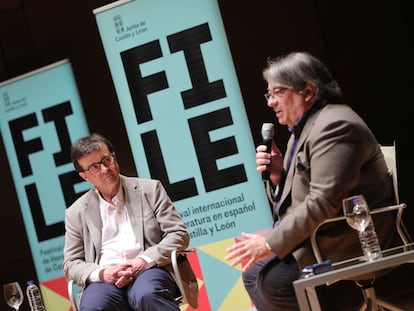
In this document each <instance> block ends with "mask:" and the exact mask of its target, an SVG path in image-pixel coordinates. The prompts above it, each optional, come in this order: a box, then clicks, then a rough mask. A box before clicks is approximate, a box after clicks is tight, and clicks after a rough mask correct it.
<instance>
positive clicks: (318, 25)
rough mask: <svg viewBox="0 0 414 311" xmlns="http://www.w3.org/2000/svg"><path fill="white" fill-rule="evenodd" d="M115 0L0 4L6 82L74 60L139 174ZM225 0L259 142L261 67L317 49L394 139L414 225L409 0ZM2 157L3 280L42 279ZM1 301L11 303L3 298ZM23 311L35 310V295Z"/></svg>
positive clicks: (362, 110)
mask: <svg viewBox="0 0 414 311" xmlns="http://www.w3.org/2000/svg"><path fill="white" fill-rule="evenodd" d="M111 2H112V1H103V0H102V1H99V0H89V1H84V0H71V1H52V0H38V1H30V0H2V1H0V82H1V81H5V80H8V79H11V78H13V77H16V76H18V75H21V74H24V73H26V72H28V71H32V70H35V69H37V68H39V67H42V66H45V65H48V64H51V63H54V62H56V61H59V60H62V59H66V58H68V59H70V61H71V64H72V66H73V71H74V74H75V78H76V81H77V83H78V88H79V92H80V96H81V101H82V103H83V104H84V111H85V115H86V119H87V121H88V125H89V128H90V130H91V131H97V132H101V133H103V134H104V135H106V136H107V137H108V138H109V139H111V140H112V141H114V143H115V147H116V149H117V154H118V158H119V159H120V161H121V163H122V167H123V173H125V174H127V175H128V174H131V175H133V174H136V170H135V167H134V164H133V159H132V155H131V150H130V147H129V144H128V139H127V137H126V132H125V128H124V124H123V121H122V118H121V113H120V110H119V105H118V101H117V97H116V94H115V91H114V87H113V84H112V80H111V76H110V73H109V70H108V66H107V63H106V59H105V55H104V51H103V48H102V44H101V40H100V37H99V34H98V28H97V25H96V21H95V17H94V15H93V13H92V10H93V9H95V8H97V7H100V6H103V5H105V4H108V3H111ZM219 5H220V9H221V13H222V18H223V21H224V25H225V29H226V32H227V37H228V41H229V44H230V48H231V52H232V56H233V61H234V64H235V68H236V71H237V76H238V79H239V84H240V87H241V92H242V95H243V99H244V103H245V106H246V111H247V114H248V118H249V124H250V130H251V132H252V135H253V139H254V141H255V143H256V144H258V143H259V142H260V141H261V137H260V127H261V125H262V123H263V122H264V121H269V120H270V121H274V116H273V113H272V112H271V111H270V110H269V108H268V107H267V106H266V104H265V102H264V98H263V93H264V92H265V89H266V86H265V84H264V82H263V80H262V78H261V70H262V68H263V66H264V65H265V62H266V59H267V57H269V56H278V55H280V54H284V53H287V52H290V51H293V50H307V51H310V52H311V53H313V54H315V55H317V56H319V57H320V58H321V60H322V61H323V62H325V63H326V64H327V65H328V66H329V67H330V69H331V70H332V72H333V74H334V76H335V77H336V79H337V80H338V82H339V83H340V85H341V87H342V89H343V92H344V94H345V98H346V100H347V101H348V103H349V104H350V105H351V106H352V107H353V108H354V109H355V110H356V111H357V112H358V113H359V114H360V115H361V116H362V117H363V118H364V119H365V120H366V122H367V123H368V125H369V126H370V127H371V129H372V131H373V132H374V134H375V135H376V137H377V138H378V140H379V142H380V143H381V144H392V143H393V141H396V144H397V148H398V169H399V187H400V197H401V201H402V202H406V203H407V204H408V209H407V211H406V213H405V219H406V221H407V224H408V227H409V228H414V220H413V219H414V217H413V216H414V211H413V208H412V206H411V203H413V192H412V191H411V189H410V181H411V180H410V179H409V178H410V177H411V176H410V175H411V174H410V173H412V171H413V170H412V168H410V167H411V161H410V160H411V159H409V152H408V147H409V138H408V136H409V134H410V133H411V132H412V130H411V129H410V122H409V112H408V110H409V109H410V111H411V105H412V96H411V94H412V89H413V85H414V79H413V78H412V76H411V73H412V72H413V69H414V58H413V57H412V55H414V42H413V38H414V35H413V32H414V28H413V27H414V25H413V19H412V18H411V17H410V16H409V12H410V10H409V9H408V2H405V1H398V0H397V1H392V2H390V1H388V2H381V3H380V2H378V1H373V0H368V1H341V2H339V3H338V2H337V1H329V0H314V1H305V0H303V1H300V0H291V1H282V0H262V1H257V2H252V1H229V0H219ZM159 9H160V10H162V8H159ZM177 18H179V17H177ZM287 135H288V134H287V130H286V129H285V128H284V127H281V126H279V125H277V126H276V140H277V142H278V143H279V145H281V146H283V145H284V143H285V141H286V139H287ZM0 159H1V161H0V172H1V178H0V191H1V198H2V214H3V216H2V217H1V218H0V235H1V243H2V249H3V251H2V255H1V258H0V281H1V283H2V284H3V283H6V282H8V281H13V280H17V281H20V282H21V284H24V282H25V281H26V280H28V279H33V278H34V279H35V278H36V276H35V270H34V266H33V261H32V257H31V253H30V250H29V245H28V242H27V237H26V233H25V228H24V225H23V221H22V215H21V213H20V207H19V203H18V199H17V196H16V192H15V188H14V184H13V180H12V175H11V172H10V167H9V164H8V162H7V157H6V153H5V149H4V144H3V141H1V143H0ZM411 233H413V232H411ZM393 283H394V285H393V289H391V288H389V287H387V286H386V285H384V290H383V291H384V292H386V293H387V294H389V295H391V294H392V291H400V290H403V289H404V288H405V286H407V284H408V283H404V282H393ZM396 284H398V285H396ZM380 291H381V288H380ZM329 303H330V302H329V299H328V301H327V304H329ZM0 305H1V306H5V303H4V299H3V295H0ZM1 308H3V307H1ZM4 308H5V307H4ZM24 310H29V309H28V306H27V302H25V304H24V305H23V308H22V311H24ZM330 310H334V309H330Z"/></svg>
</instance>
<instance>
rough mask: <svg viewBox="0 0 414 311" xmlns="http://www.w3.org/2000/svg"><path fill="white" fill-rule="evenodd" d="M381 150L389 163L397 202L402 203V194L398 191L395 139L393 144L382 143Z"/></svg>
mask: <svg viewBox="0 0 414 311" xmlns="http://www.w3.org/2000/svg"><path fill="white" fill-rule="evenodd" d="M381 151H382V153H383V155H384V158H385V162H386V163H387V167H388V171H389V172H390V174H391V177H392V183H393V186H394V195H395V203H396V204H399V203H400V196H399V191H398V171H397V149H396V145H395V141H394V143H393V144H392V145H391V146H385V145H381Z"/></svg>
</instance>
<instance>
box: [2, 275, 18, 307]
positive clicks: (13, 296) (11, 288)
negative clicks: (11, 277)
mask: <svg viewBox="0 0 414 311" xmlns="http://www.w3.org/2000/svg"><path fill="white" fill-rule="evenodd" d="M3 290H4V298H5V299H6V302H7V304H8V305H9V306H10V307H12V308H14V309H15V310H16V311H18V310H19V308H20V306H21V304H22V302H23V292H22V288H21V287H20V284H19V283H18V282H12V283H8V284H4V285H3Z"/></svg>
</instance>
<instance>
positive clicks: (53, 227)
mask: <svg viewBox="0 0 414 311" xmlns="http://www.w3.org/2000/svg"><path fill="white" fill-rule="evenodd" d="M0 128H1V134H2V138H3V142H4V145H5V150H6V153H7V157H8V161H9V165H10V171H11V172H12V177H13V181H14V185H15V189H16V193H17V197H18V201H19V205H20V209H21V212H22V216H23V221H24V225H25V228H26V233H27V237H28V240H29V245H30V249H31V253H32V257H33V262H34V265H35V269H36V273H37V276H31V278H33V279H36V280H38V282H39V284H38V285H39V287H40V289H41V292H42V296H43V300H44V303H45V307H46V309H47V310H61V311H64V310H70V302H69V300H68V293H67V286H66V279H65V277H64V276H63V270H62V262H63V246H64V220H65V219H64V218H65V210H66V207H67V206H69V205H70V204H71V203H72V202H73V201H74V200H75V198H77V197H78V196H79V194H80V193H82V192H84V191H86V190H87V189H89V188H90V184H88V183H86V182H84V181H83V180H81V178H80V177H79V175H78V173H77V172H76V171H75V170H74V167H73V165H72V162H71V160H70V146H71V144H72V141H73V140H75V139H77V138H78V137H81V136H84V135H87V134H88V128H87V123H86V120H85V116H84V113H83V109H82V104H81V101H80V97H79V94H78V89H77V85H76V82H75V78H74V75H73V71H72V67H71V64H70V62H69V60H67V59H65V60H62V61H59V62H57V63H54V64H51V65H49V66H46V67H43V68H39V69H37V70H35V71H32V72H28V73H26V74H24V75H21V76H18V77H16V78H13V79H11V80H8V81H4V82H2V83H0ZM16 208H19V207H18V206H16ZM21 286H22V288H23V289H25V284H21Z"/></svg>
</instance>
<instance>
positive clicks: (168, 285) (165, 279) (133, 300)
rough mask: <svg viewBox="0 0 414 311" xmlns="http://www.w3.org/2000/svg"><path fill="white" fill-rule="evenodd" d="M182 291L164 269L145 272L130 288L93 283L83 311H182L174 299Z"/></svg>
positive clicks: (81, 306)
mask: <svg viewBox="0 0 414 311" xmlns="http://www.w3.org/2000/svg"><path fill="white" fill-rule="evenodd" d="M178 295H179V289H178V287H177V284H176V283H175V281H174V279H173V278H172V276H171V275H170V273H169V272H167V271H165V270H163V269H161V268H156V267H155V268H151V269H147V270H144V271H143V272H141V273H140V274H138V275H137V277H136V278H135V280H134V281H132V283H131V284H130V285H129V286H125V287H123V288H117V287H116V286H115V285H113V284H108V283H101V282H96V283H90V284H89V285H88V286H87V287H86V288H85V290H84V292H83V295H82V299H81V302H80V311H96V310H101V311H131V310H134V311H137V310H139V311H170V310H171V311H179V310H180V309H179V307H178V304H177V302H175V300H174V298H175V297H177V296H178Z"/></svg>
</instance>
